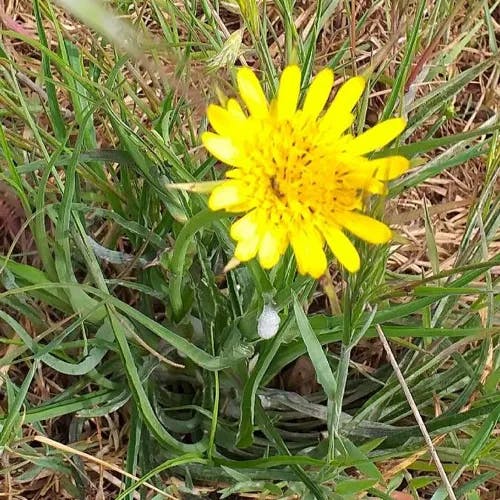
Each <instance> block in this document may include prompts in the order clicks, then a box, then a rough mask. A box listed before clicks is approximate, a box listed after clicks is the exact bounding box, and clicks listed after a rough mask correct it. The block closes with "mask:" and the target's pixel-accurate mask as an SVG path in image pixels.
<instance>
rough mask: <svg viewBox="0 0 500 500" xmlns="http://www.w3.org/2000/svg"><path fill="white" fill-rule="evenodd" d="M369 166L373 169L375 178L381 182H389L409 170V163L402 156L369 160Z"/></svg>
mask: <svg viewBox="0 0 500 500" xmlns="http://www.w3.org/2000/svg"><path fill="white" fill-rule="evenodd" d="M370 166H371V167H374V168H375V177H376V178H377V179H379V180H381V181H390V180H391V179H396V178H397V177H399V176H400V175H403V174H404V173H405V172H406V171H407V170H408V169H409V168H410V161H409V160H408V159H407V158H405V157H404V156H388V157H387V158H380V159H378V160H371V161H370Z"/></svg>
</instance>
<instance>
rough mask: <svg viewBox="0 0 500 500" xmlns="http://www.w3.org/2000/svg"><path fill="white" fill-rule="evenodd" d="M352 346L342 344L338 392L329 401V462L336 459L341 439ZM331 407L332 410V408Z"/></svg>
mask: <svg viewBox="0 0 500 500" xmlns="http://www.w3.org/2000/svg"><path fill="white" fill-rule="evenodd" d="M351 350H352V346H351V345H347V346H346V345H345V344H344V343H343V344H342V348H341V351H340V360H339V365H338V367H337V377H336V378H337V392H336V393H335V399H334V400H333V401H330V400H329V401H328V424H329V425H328V433H329V438H330V442H329V443H328V460H329V461H331V460H334V459H335V438H339V439H340V434H339V432H340V420H341V415H342V402H343V400H344V393H345V386H346V383H347V374H348V372H349V361H350V359H351ZM330 407H331V408H330Z"/></svg>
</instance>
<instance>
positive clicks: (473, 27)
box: [0, 0, 500, 500]
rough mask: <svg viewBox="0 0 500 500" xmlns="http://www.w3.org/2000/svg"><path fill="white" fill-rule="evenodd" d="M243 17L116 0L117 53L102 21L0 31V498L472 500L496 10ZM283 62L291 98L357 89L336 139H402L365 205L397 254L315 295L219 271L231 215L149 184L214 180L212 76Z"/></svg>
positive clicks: (270, 79)
mask: <svg viewBox="0 0 500 500" xmlns="http://www.w3.org/2000/svg"><path fill="white" fill-rule="evenodd" d="M65 4H67V6H71V5H72V4H73V2H65ZM251 4H252V5H250V2H243V1H242V2H237V3H231V5H230V6H226V5H225V4H221V5H220V6H218V4H212V3H209V2H204V1H200V2H195V3H192V4H191V3H190V4H185V5H179V4H174V3H170V2H161V1H158V0H149V1H147V2H133V1H130V2H117V3H116V4H115V5H114V8H115V9H116V12H117V13H119V14H120V15H121V16H122V19H124V18H128V19H126V20H127V22H129V23H130V24H127V25H126V26H127V28H126V29H127V33H129V34H131V33H132V34H137V33H141V36H139V35H138V36H137V39H134V40H132V41H131V40H130V36H127V43H126V44H125V45H124V46H123V45H122V46H120V47H117V49H116V50H115V49H114V46H113V45H112V44H111V42H113V41H116V37H117V36H118V37H119V36H120V33H118V34H117V31H116V28H117V27H118V26H123V24H116V23H115V21H114V18H112V17H110V18H109V26H112V28H113V29H114V30H115V31H113V33H110V32H109V30H108V29H107V26H108V25H107V24H104V25H103V24H100V25H99V26H96V25H93V24H92V19H91V18H89V19H83V22H84V23H88V24H90V25H91V26H90V27H92V28H96V29H99V30H100V31H99V32H94V31H92V30H91V29H89V28H88V27H86V26H85V25H84V24H80V22H81V21H78V20H77V18H74V17H70V16H68V14H67V13H65V12H64V11H63V10H61V9H60V8H58V7H56V6H54V4H53V3H51V2H48V1H46V0H35V1H34V2H33V3H30V2H21V1H20V2H18V3H17V6H18V7H19V9H18V10H17V11H16V12H17V16H18V17H17V19H14V18H13V16H14V13H13V12H11V11H9V10H6V11H5V12H3V13H2V19H4V18H5V19H10V20H12V21H16V22H17V24H16V23H7V24H6V26H8V27H10V28H14V31H12V30H10V31H9V30H4V31H2V34H1V36H2V38H1V42H0V43H1V45H0V72H1V78H0V102H1V103H2V110H1V113H2V116H1V117H2V127H1V128H0V145H1V156H0V165H1V170H0V182H1V183H2V185H5V186H8V191H9V193H14V194H13V195H12V194H9V196H10V197H11V199H13V200H15V206H17V207H22V210H23V213H24V216H25V225H26V228H24V227H19V228H18V231H19V232H20V231H22V232H23V234H25V235H26V234H28V236H29V238H30V239H31V238H32V240H33V244H32V245H31V244H30V245H31V246H30V247H29V248H28V247H25V246H23V245H18V244H17V242H16V241H15V239H12V237H11V236H9V235H7V236H8V237H9V238H8V241H3V240H4V238H3V236H4V235H2V238H0V241H2V243H6V244H4V245H3V247H2V252H1V254H0V271H1V273H0V279H1V283H2V287H3V289H2V292H1V293H0V301H1V309H0V331H1V333H2V346H1V362H0V384H1V386H0V390H1V391H2V410H1V411H2V413H1V415H0V446H1V449H2V466H1V467H2V475H3V480H2V486H3V488H4V491H5V492H6V493H8V494H14V492H16V493H15V494H19V495H21V494H22V495H24V496H30V495H33V494H35V495H36V494H38V495H39V496H43V495H46V496H47V495H48V496H50V495H55V494H56V492H58V493H57V494H59V495H61V494H62V495H64V496H65V497H68V498H84V497H85V495H86V494H87V495H89V496H90V497H96V498H97V497H103V496H108V497H113V498H136V496H137V494H138V493H141V494H144V495H148V494H150V495H157V496H156V498H161V497H169V496H170V497H172V496H173V497H176V498H178V497H181V496H182V495H183V494H185V493H196V494H200V495H203V494H205V493H208V492H214V491H216V492H218V493H219V495H220V497H222V498H226V497H229V496H231V495H240V496H244V495H245V494H247V493H251V494H260V495H269V496H273V497H282V496H293V495H295V496H297V497H299V498H330V497H332V498H356V497H359V496H363V495H365V496H371V497H377V498H394V495H396V494H399V495H400V498H402V496H401V495H406V496H407V497H408V498H419V497H431V498H433V499H435V500H437V499H441V498H446V497H447V495H450V492H449V490H450V488H451V489H452V490H453V493H452V494H453V495H455V496H456V497H457V498H460V497H463V498H471V499H472V498H480V497H481V498H483V497H484V498H487V496H486V495H491V498H494V497H495V488H496V477H497V475H498V469H499V463H498V453H499V449H498V440H496V439H495V435H494V432H495V426H496V423H497V421H498V418H499V416H500V400H499V396H498V392H497V385H498V373H499V372H498V363H499V354H498V341H497V335H498V327H497V326H496V325H495V323H494V306H495V305H496V301H497V296H496V285H497V281H498V275H497V273H496V269H497V268H496V267H495V266H498V257H496V256H495V249H496V248H498V246H495V245H497V244H496V243H495V237H496V234H497V231H498V220H499V217H498V215H499V205H498V200H497V199H496V197H495V186H496V184H497V183H498V166H499V155H498V122H497V121H495V120H496V118H495V112H496V111H497V110H496V109H495V102H496V101H495V94H494V92H492V91H491V90H490V89H494V88H495V87H496V84H497V83H498V47H497V42H496V39H495V23H496V21H495V18H494V16H493V12H494V10H495V7H496V6H497V4H495V5H492V6H487V5H486V3H484V4H483V3H482V4H479V3H478V4H477V5H476V4H474V3H473V4H472V5H467V6H466V4H465V3H464V2H459V3H456V5H452V4H449V3H447V2H441V1H439V0H436V1H435V2H432V5H428V4H427V3H426V2H418V3H417V4H415V6H413V7H409V6H402V4H401V5H398V6H397V7H394V8H393V9H391V8H390V7H389V4H388V3H386V2H375V3H371V4H370V5H369V7H368V8H367V9H364V8H359V9H356V8H354V10H351V9H353V6H354V7H356V5H355V4H349V3H345V4H341V3H339V2H332V3H324V2H318V3H317V4H316V5H309V4H308V5H305V6H301V5H294V3H293V2H287V1H277V2H274V3H273V4H272V5H270V6H263V5H260V7H259V9H260V10H258V11H255V10H254V8H255V4H254V3H253V2H251ZM96 5H97V4H96ZM75 13H76V12H75ZM88 13H90V11H88ZM76 14H78V13H76ZM83 14H85V13H83ZM110 16H111V14H110ZM442 20H444V21H442ZM123 22H125V20H123ZM4 23H5V21H4ZM19 27H21V28H19ZM332 27H333V28H334V30H332ZM129 30H130V31H129ZM237 30H242V31H241V32H240V33H241V37H242V38H241V44H240V42H239V36H240V34H238V35H237V36H234V37H233V38H231V36H232V35H233V34H234V33H236V32H237ZM112 35H113V36H112ZM331 35H335V36H331ZM132 38H133V37H132ZM146 39H147V40H148V41H147V43H146V42H144V40H146ZM141 40H142V42H141V43H143V45H137V43H138V41H141ZM122 42H123V40H122ZM138 49H140V50H138ZM127 51H128V52H127ZM220 54H224V55H225V56H224V57H218V55H220ZM291 62H294V63H299V64H300V65H301V67H302V68H303V71H304V75H305V76H304V78H303V82H304V86H307V83H308V82H309V81H310V76H311V75H313V74H314V73H315V72H316V69H317V67H319V66H321V67H322V66H329V67H332V68H333V69H334V70H335V72H336V75H337V79H338V80H339V81H340V80H342V79H344V78H347V77H348V76H351V75H353V74H355V73H363V74H365V75H367V76H369V89H368V91H367V92H365V94H364V98H363V100H362V102H361V103H360V104H359V107H358V113H357V115H358V121H357V122H356V123H355V125H354V128H353V130H354V131H355V132H360V131H362V130H363V129H364V128H365V126H366V125H367V124H369V123H372V122H373V120H374V117H376V118H384V117H388V116H391V115H393V114H394V113H396V112H397V113H398V114H404V115H407V117H408V121H409V126H408V129H407V131H406V132H405V135H403V140H402V141H400V142H399V143H397V144H394V145H392V146H391V148H390V149H387V150H385V151H383V152H381V153H380V154H383V155H388V154H394V153H397V154H400V155H404V156H406V157H407V158H409V159H411V161H412V165H413V169H412V170H411V171H410V173H408V174H407V175H406V176H405V177H403V178H402V179H401V180H398V181H396V182H394V183H392V184H391V186H390V190H389V194H388V196H387V200H385V201H386V202H387V203H386V206H388V207H391V210H390V211H389V213H388V214H387V218H388V219H390V220H391V223H392V224H393V225H396V228H398V230H399V231H400V234H401V236H400V238H399V239H398V243H397V244H395V245H393V246H392V247H391V248H377V249H375V250H374V249H373V247H368V246H367V247H363V246H362V245H361V244H360V246H359V248H360V249H361V252H362V260H363V262H364V263H365V264H364V265H363V267H362V269H361V270H360V271H359V273H357V274H355V275H347V274H344V273H343V272H342V271H341V270H340V269H338V268H336V267H332V269H331V270H330V274H329V275H326V276H325V277H324V278H323V279H322V280H321V282H319V283H318V282H316V281H314V280H312V279H309V278H306V277H303V276H300V275H297V273H296V267H295V264H294V261H293V257H292V255H291V254H286V255H285V256H284V258H283V259H282V261H281V263H280V265H279V266H278V267H277V268H276V269H274V270H273V271H271V272H266V271H263V270H262V269H261V268H260V267H259V265H258V264H257V263H255V262H253V261H252V262H250V263H249V264H248V265H244V266H239V267H236V268H234V269H232V270H231V271H229V272H227V273H225V272H223V268H224V266H225V265H226V264H227V262H228V260H229V258H230V256H231V255H232V252H233V243H232V241H231V240H230V238H229V236H228V227H229V223H230V221H229V220H228V218H227V217H222V216H221V214H219V213H211V212H207V211H206V194H205V193H200V192H198V193H197V192H194V193H187V192H184V191H179V190H173V189H170V187H171V185H172V184H179V183H189V184H193V183H199V182H202V181H207V180H210V181H212V180H218V179H220V178H221V177H222V172H221V169H220V167H219V166H218V165H217V164H216V162H215V161H214V160H213V159H211V158H209V157H207V156H206V155H205V153H204V152H202V151H201V149H200V147H199V136H200V133H201V131H203V130H204V129H205V128H206V122H205V120H204V118H203V114H204V107H205V106H206V104H207V103H208V102H209V101H211V100H212V98H213V94H215V93H216V91H217V89H221V90H223V91H224V92H225V93H226V94H228V93H230V92H231V88H232V75H233V74H234V68H235V65H240V64H243V63H247V64H250V65H252V66H253V67H254V68H255V69H257V70H259V72H260V73H261V76H262V79H263V80H264V81H265V84H266V89H267V90H268V91H269V92H270V93H272V92H273V90H274V89H275V88H276V85H277V77H278V75H279V72H280V68H281V67H283V66H284V65H285V64H287V63H291ZM470 168H473V169H474V172H477V173H478V176H477V179H478V181H477V182H474V181H475V179H474V180H471V179H470V174H468V173H467V172H468V169H470ZM479 180H480V182H479ZM474 183H475V184H476V185H475V186H474V190H473V191H472V192H470V193H469V197H468V198H466V199H467V204H466V205H458V204H459V203H460V202H461V201H462V200H460V199H454V198H450V197H452V196H454V195H455V197H456V198H458V196H459V195H457V190H454V189H451V188H450V186H456V185H458V186H460V189H461V190H462V191H460V196H461V197H462V193H465V192H467V191H468V186H470V187H472V185H473V184H474ZM443 186H444V187H443ZM457 189H458V188H457ZM2 192H3V188H2V191H0V193H2ZM424 195H425V197H426V201H425V200H424ZM12 203H14V202H12ZM12 203H11V205H12ZM12 206H14V205H12ZM394 207H396V208H394ZM373 209H374V211H376V212H378V213H379V214H383V213H384V208H383V206H382V203H380V205H377V206H374V207H373ZM396 210H397V212H398V213H396ZM447 218H448V219H447ZM450 219H451V221H452V222H450ZM443 220H445V221H446V220H447V222H446V223H445V222H443ZM398 223H399V225H398ZM443 226H444V227H445V228H448V230H449V231H450V234H452V236H453V238H448V239H449V240H452V244H449V243H447V242H446V240H445V242H444V243H443V237H442V233H443V231H442V228H443ZM0 227H6V226H5V222H3V221H0ZM450 228H451V229H450ZM415 255H417V256H418V258H415V259H414V257H415ZM412 259H414V260H413V261H412ZM388 261H389V264H388V263H387V262H388ZM270 304H272V307H273V308H274V309H275V310H276V311H277V312H278V313H279V315H280V319H281V322H280V329H279V331H278V333H277V335H276V336H274V337H273V338H272V339H270V340H263V339H261V338H259V337H258V335H257V324H258V318H259V316H260V314H261V312H262V310H263V307H264V305H270ZM381 332H382V335H381ZM379 336H383V338H385V337H386V338H387V339H388V340H389V342H390V344H391V346H392V350H393V351H394V353H395V356H396V360H397V364H398V367H399V371H400V372H401V375H402V376H403V379H404V381H403V382H404V383H403V385H405V386H406V387H407V389H408V390H409V392H410V393H411V395H412V398H413V400H414V403H415V407H416V410H418V414H419V415H420V416H421V418H422V421H423V423H424V424H425V428H426V430H427V432H428V434H429V435H430V437H431V439H432V442H433V446H434V448H435V451H436V453H437V455H438V457H439V460H440V462H441V464H442V467H443V470H444V473H445V474H446V476H447V478H445V479H446V480H447V481H446V480H443V477H442V474H441V475H440V474H439V473H438V468H437V465H436V463H437V462H436V461H432V460H430V452H429V447H428V443H427V444H426V442H425V440H424V438H423V437H422V432H421V429H420V428H419V426H418V425H417V424H416V421H415V416H414V414H413V413H412V409H411V408H410V406H409V405H408V401H407V399H406V397H405V394H404V392H403V389H402V386H401V380H400V379H398V377H397V376H396V374H395V372H394V369H393V368H394V367H393V366H392V365H391V363H390V362H389V360H388V359H387V357H386V354H384V351H383V349H382V345H381V343H380V342H379V341H377V338H378V337H379ZM294 369H295V370H296V371H295V373H297V371H299V370H302V371H304V372H305V373H304V374H303V377H304V378H305V379H309V380H312V381H314V380H315V379H317V380H318V381H319V382H320V384H321V385H320V386H318V385H317V384H315V383H312V382H311V384H309V387H306V388H304V384H300V383H294V382H293V381H292V380H285V381H284V380H283V376H284V374H289V373H291V372H292V371H293V370H294ZM400 378H401V377H400ZM299 392H300V393H299ZM33 492H36V493H33Z"/></svg>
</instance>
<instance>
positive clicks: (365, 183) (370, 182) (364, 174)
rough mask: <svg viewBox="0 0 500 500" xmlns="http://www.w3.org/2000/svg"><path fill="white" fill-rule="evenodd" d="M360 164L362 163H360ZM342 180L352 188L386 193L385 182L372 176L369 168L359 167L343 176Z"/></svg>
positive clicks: (374, 192) (373, 192)
mask: <svg viewBox="0 0 500 500" xmlns="http://www.w3.org/2000/svg"><path fill="white" fill-rule="evenodd" d="M361 165H362V163H361ZM344 181H345V182H346V183H347V184H348V185H349V186H351V187H352V188H354V189H361V190H363V191H365V192H367V193H372V194H387V188H386V186H385V184H384V183H383V182H381V181H379V180H378V179H375V178H374V177H373V171H372V170H371V169H368V168H367V169H364V168H360V169H359V170H355V171H353V172H349V173H348V174H347V175H345V176H344Z"/></svg>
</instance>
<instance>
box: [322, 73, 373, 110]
mask: <svg viewBox="0 0 500 500" xmlns="http://www.w3.org/2000/svg"><path fill="white" fill-rule="evenodd" d="M365 85H366V81H365V79H364V78H363V77H361V76H355V77H354V78H349V80H347V82H345V83H344V84H343V85H342V86H341V87H340V88H339V90H338V91H337V93H336V94H335V97H334V99H333V101H332V104H331V105H330V107H329V108H328V111H327V113H328V114H332V115H333V116H337V115H343V114H346V113H350V112H351V111H352V108H354V106H355V105H356V103H357V102H358V101H359V98H360V97H361V94H362V93H363V90H365Z"/></svg>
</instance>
